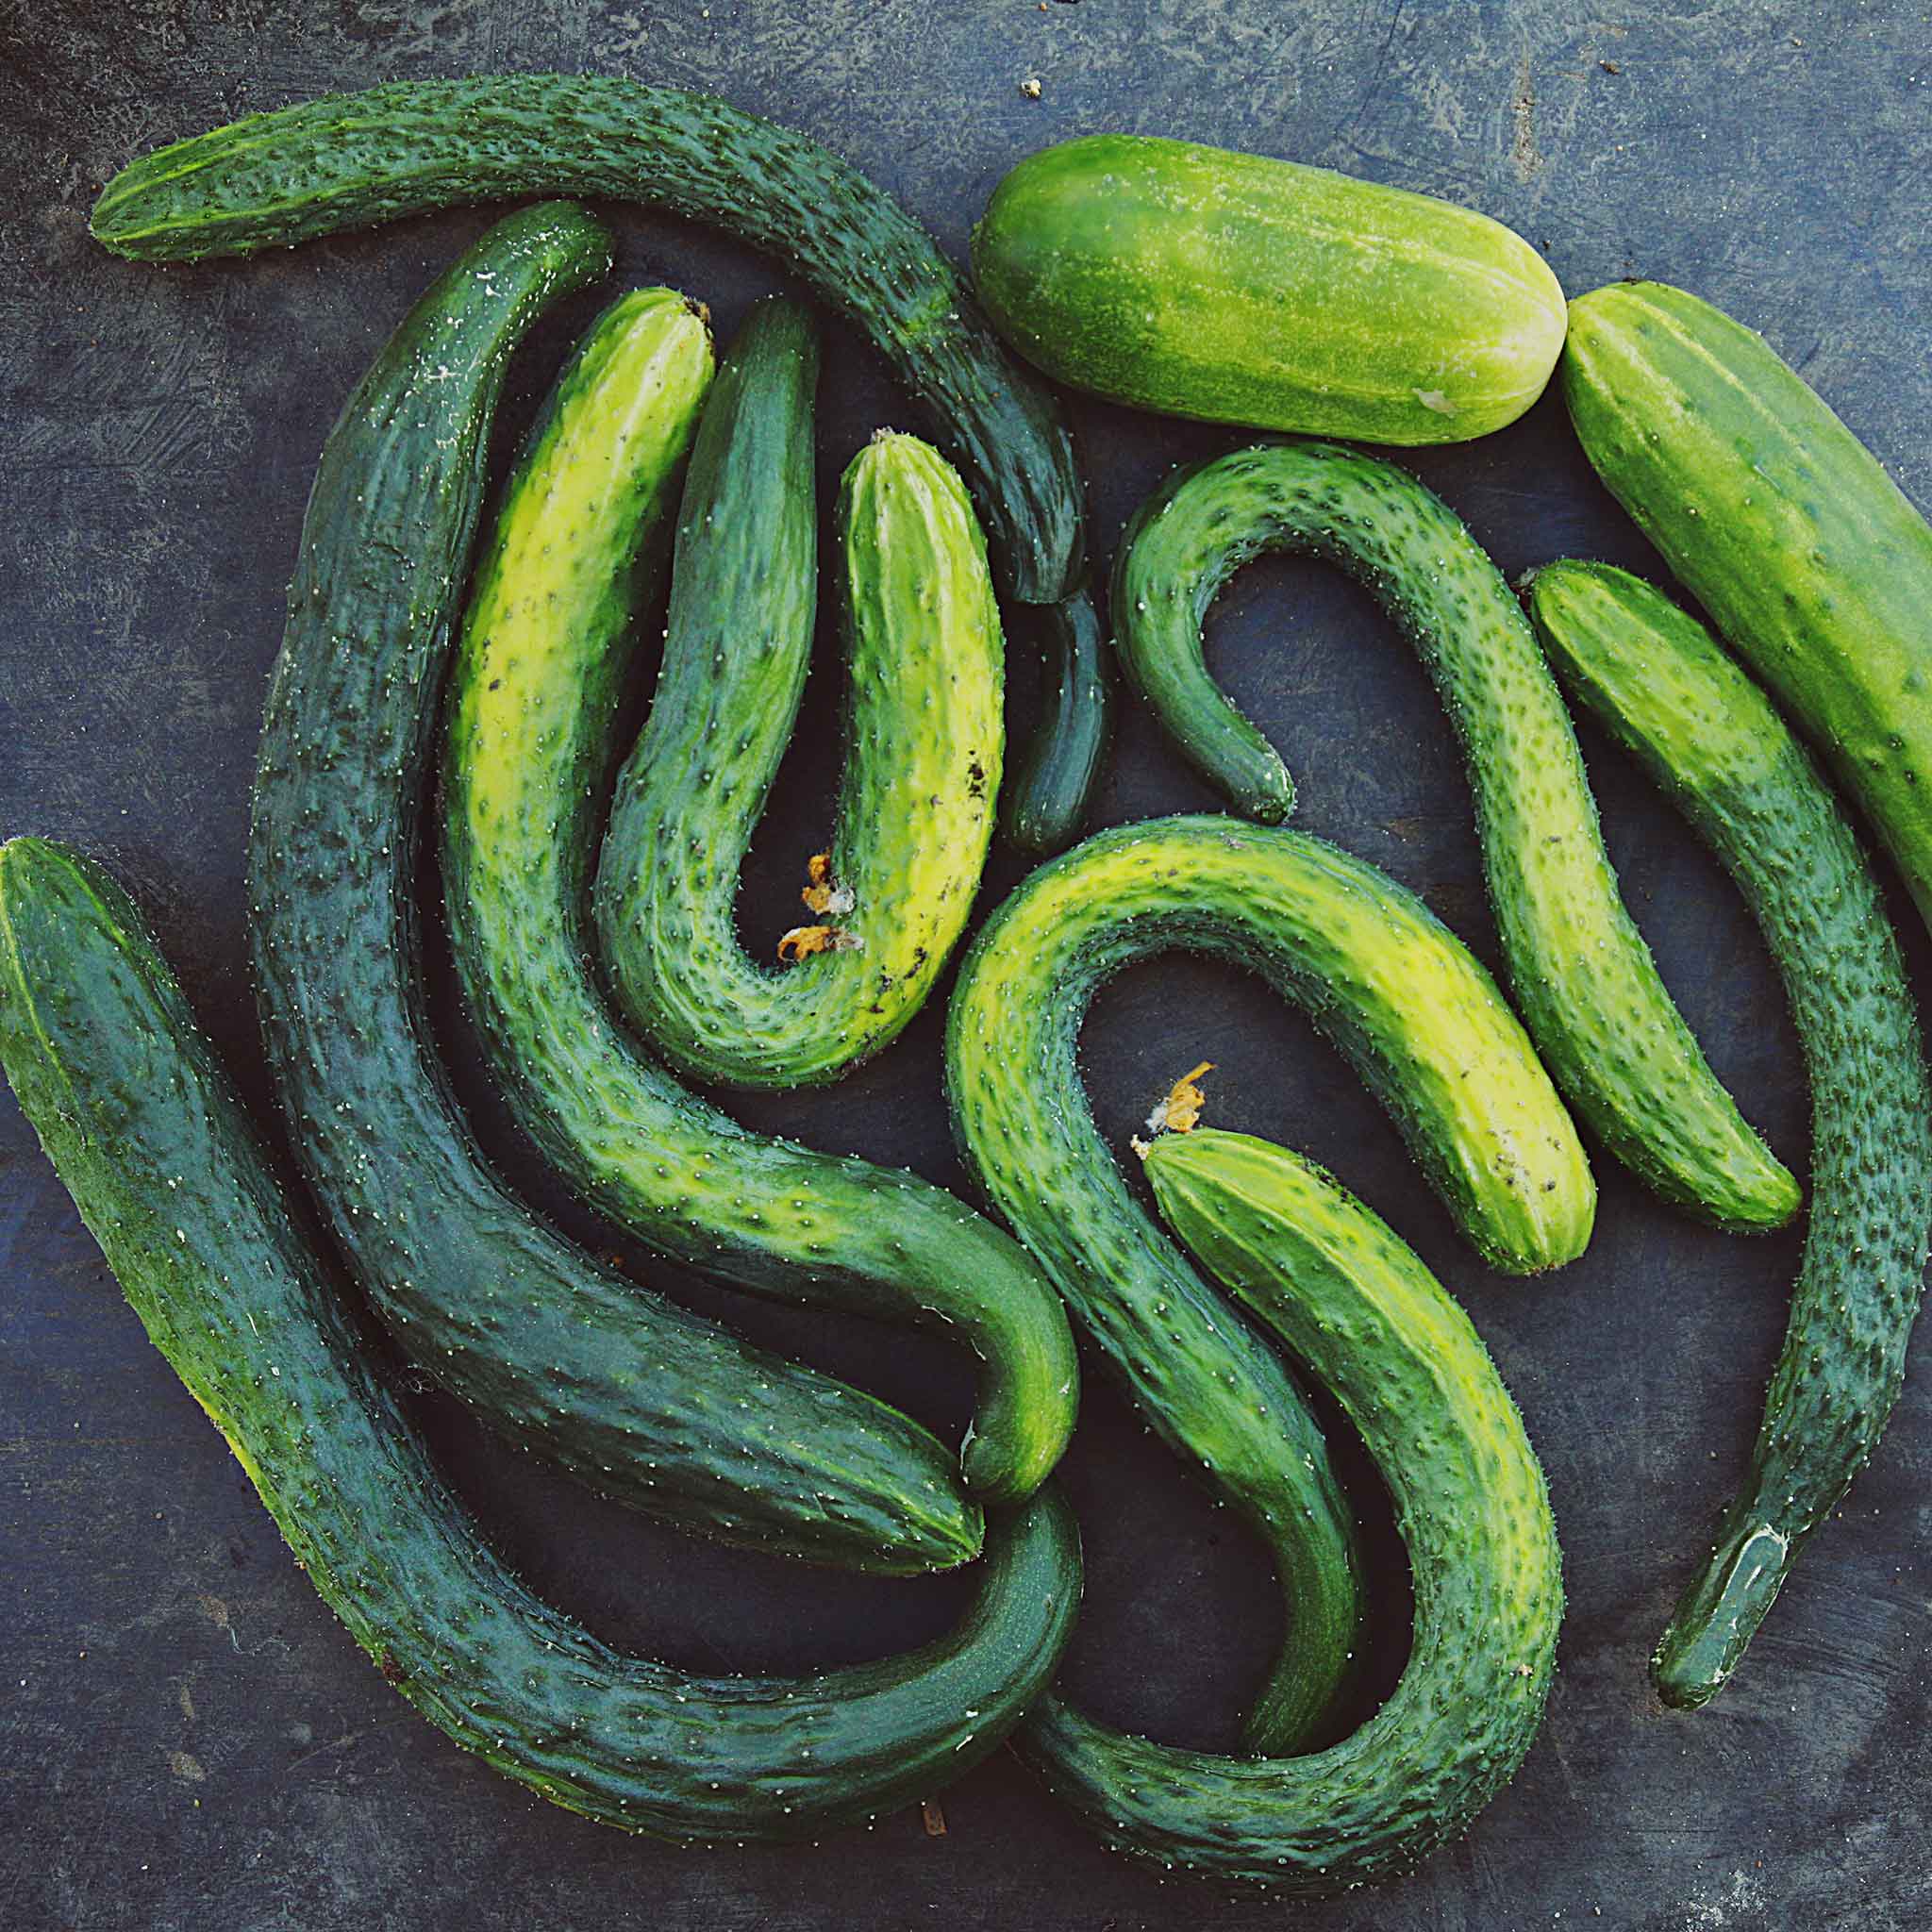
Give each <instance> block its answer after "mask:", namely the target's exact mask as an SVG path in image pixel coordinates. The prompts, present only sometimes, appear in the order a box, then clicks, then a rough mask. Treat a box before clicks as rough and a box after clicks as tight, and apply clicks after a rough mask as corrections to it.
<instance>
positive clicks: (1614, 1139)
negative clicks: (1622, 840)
mask: <svg viewBox="0 0 1932 1932" xmlns="http://www.w3.org/2000/svg"><path fill="white" fill-rule="evenodd" d="M1279 550H1287V551H1292V552H1295V553H1297V554H1304V555H1308V556H1313V557H1319V558H1323V559H1324V560H1325V561H1327V562H1330V563H1333V564H1336V565H1338V566H1339V567H1340V568H1341V569H1342V570H1344V571H1346V572H1347V573H1348V575H1351V576H1353V577H1355V578H1357V580H1358V581H1360V582H1361V583H1362V584H1364V585H1365V586H1366V587H1367V588H1368V589H1369V590H1370V591H1372V592H1373V593H1374V596H1375V598H1376V600H1377V601H1378V602H1379V603H1380V604H1381V606H1382V608H1384V609H1385V610H1386V611H1387V612H1388V613H1389V616H1390V618H1391V620H1392V621H1393V623H1394V625H1396V627H1397V629H1398V630H1399V631H1400V632H1401V633H1402V635H1403V637H1404V638H1406V639H1407V641H1408V642H1409V644H1410V645H1411V646H1412V647H1413V648H1414V650H1415V651H1416V653H1417V655H1418V656H1419V657H1420V658H1422V660H1423V664H1424V668H1425V669H1426V670H1427V672H1428V674H1429V676H1430V678H1431V680H1432V681H1433V682H1434V684H1435V686H1436V690H1437V691H1438V692H1439V693H1440V695H1441V699H1442V705H1443V709H1444V710H1445V711H1446V712H1447V714H1448V716H1449V719H1450V722H1451V724H1453V726H1454V727H1455V730H1456V733H1457V737H1458V738H1459V739H1460V741H1461V743H1462V752H1463V759H1464V763H1465V766H1466V768H1467V770H1468V773H1469V780H1470V789H1471V791H1472V792H1473V794H1474V803H1475V824H1476V832H1477V835H1478V837H1479V838H1480V839H1481V841H1482V851H1483V873H1484V876H1485V878H1486V879H1487V881H1488V884H1489V889H1490V901H1491V906H1492V907H1493V908H1494V910H1495V915H1496V925H1497V929H1498V931H1499V933H1500V935H1501V937H1502V941H1503V956H1504V958H1505V960H1506V961H1507V966H1508V974H1509V982H1510V987H1511V990H1512V991H1513V992H1514V993H1515V996H1516V1002H1517V1005H1518V1007H1519V1008H1521V1010H1522V1013H1523V1016H1524V1021H1525V1022H1526V1023H1527V1024H1528V1027H1529V1031H1530V1035H1531V1037H1532V1038H1533V1039H1534V1040H1535V1041H1536V1043H1537V1046H1538V1049H1539V1050H1540V1051H1541V1054H1542V1056H1543V1058H1544V1060H1545V1061H1546V1062H1547V1064H1548V1065H1549V1067H1550V1070H1551V1072H1552V1073H1553V1074H1555V1075H1556V1079H1557V1085H1558V1086H1559V1087H1560V1088H1561V1089H1562V1090H1563V1092H1564V1095H1565V1097H1566V1098H1567V1099H1568V1100H1569V1101H1570V1103H1571V1105H1572V1106H1574V1108H1576V1110H1577V1111H1578V1113H1580V1114H1581V1115H1582V1116H1583V1118H1584V1120H1585V1122H1586V1124H1588V1125H1589V1126H1591V1128H1592V1129H1593V1130H1594V1131H1595V1132H1596V1133H1597V1134H1598V1135H1599V1136H1600V1137H1601V1139H1602V1140H1603V1141H1604V1144H1605V1145H1606V1146H1607V1148H1608V1149H1609V1150H1610V1152H1611V1153H1612V1154H1613V1155H1615V1156H1616V1158H1618V1159H1619V1160H1621V1161H1622V1162H1623V1163H1624V1165H1625V1166H1626V1167H1628V1168H1629V1169H1631V1171H1632V1172H1633V1173H1635V1174H1637V1175H1638V1176H1639V1177H1640V1178H1641V1179H1642V1180H1643V1181H1644V1182H1646V1183H1647V1184H1648V1185H1649V1186H1650V1187H1652V1188H1653V1189H1655V1190H1656V1191H1657V1193H1659V1194H1661V1195H1662V1196H1663V1197H1664V1198H1665V1199H1666V1200H1668V1201H1672V1202H1674V1203H1675V1204H1676V1205H1677V1206H1679V1207H1681V1208H1687V1209H1689V1210H1690V1211H1691V1212H1692V1213H1694V1214H1697V1215H1699V1216H1701V1217H1703V1218H1705V1219H1707V1220H1710V1221H1714V1222H1716V1223H1717V1224H1719V1225H1720V1226H1724V1227H1730V1228H1737V1229H1740V1230H1748V1229H1752V1228H1767V1227H1776V1226H1778V1225H1780V1224H1783V1223H1784V1222H1787V1221H1789V1220H1790V1217H1791V1216H1792V1214H1793V1213H1795V1212H1796V1210H1797V1207H1798V1200H1799V1191H1798V1184H1797V1182H1796V1181H1795V1180H1793V1179H1792V1178H1791V1175H1790V1173H1789V1172H1788V1171H1787V1170H1786V1168H1785V1167H1784V1166H1783V1164H1782V1163H1781V1162H1780V1161H1778V1160H1777V1158H1775V1157H1774V1155H1773V1154H1772V1153H1771V1151H1770V1149H1769V1148H1767V1147H1766V1146H1765V1144H1764V1142H1763V1141H1761V1140H1760V1139H1759V1138H1758V1136H1757V1134H1756V1133H1755V1132H1754V1131H1753V1130H1752V1128H1751V1127H1750V1126H1749V1125H1748V1124H1746V1123H1745V1121H1744V1120H1743V1118H1742V1116H1741V1115H1740V1113H1739V1111H1738V1109H1737V1107H1736V1105H1735V1104H1734V1103H1733V1101H1732V1100H1731V1097H1730V1095H1729V1094H1728V1093H1726V1092H1725V1091H1724V1088H1723V1087H1722V1085H1720V1084H1719V1082H1718V1079H1717V1077H1716V1075H1715V1074H1712V1072H1711V1071H1710V1068H1709V1066H1708V1065H1707V1063H1706V1061H1705V1058H1704V1055H1703V1053H1702V1052H1701V1051H1700V1049H1699V1047H1698V1045H1697V1041H1696V1040H1695V1039H1694V1038H1693V1036H1692V1035H1691V1029H1690V1028H1689V1027H1688V1026H1687V1025H1686V1024H1684V1021H1683V1018H1682V1016H1681V1015H1680V1014H1679V1013H1678V1011H1677V1009H1676V1007H1675V1006H1674V1004H1673V1002H1672V1000H1671V996H1670V994H1669V993H1668V992H1667V991H1665V989H1664V985H1663V982H1662V980H1661V979H1660V978H1659V977H1658V974H1657V966H1656V963H1655V961H1654V960H1653V959H1652V958H1651V956H1650V948H1649V947H1648V946H1646V945H1645V944H1644V942H1643V936H1642V935H1641V933H1640V932H1639V931H1638V929H1637V927H1636V925H1635V924H1633V923H1632V921H1631V919H1630V915H1629V914H1628V912H1627V911H1626V910H1625V909H1624V902H1623V899H1622V897H1621V896H1620V894H1619V892H1618V890H1617V879H1616V874H1614V873H1613V872H1612V871H1611V869H1610V861H1609V857H1608V855H1607V853H1606V852H1605V850H1604V843H1603V838H1602V835H1601V833H1600V832H1599V830H1598V826H1597V815H1596V801H1595V799H1594V798H1593V797H1592V796H1591V791H1590V781H1589V779H1588V778H1587V777H1586V776H1585V774H1584V770H1583V758H1582V755H1581V753H1579V752H1578V750H1577V748H1576V735H1575V733H1574V731H1573V730H1572V728H1571V725H1570V718H1569V714H1568V712H1566V711H1565V709H1564V708H1563V700H1562V697H1561V694H1560V693H1559V692H1558V691H1557V687H1556V683H1555V681H1554V680H1553V679H1552V677H1551V676H1550V673H1549V669H1548V667H1547V666H1546V665H1545V664H1544V663H1543V661H1542V658H1541V654H1540V653H1539V652H1538V650H1537V646H1536V639H1535V638H1534V637H1533V636H1532V635H1531V633H1530V628H1529V625H1528V623H1527V622H1526V621H1525V619H1524V615H1523V611H1522V609H1521V608H1519V606H1518V604H1517V601H1516V599H1515V597H1514V596H1513V595H1511V593H1510V591H1509V587H1508V585H1507V584H1506V583H1505V582H1504V580H1503V577H1502V575H1501V574H1500V573H1499V572H1498V571H1497V569H1496V567H1495V565H1494V564H1493V563H1491V561H1490V559H1489V558H1488V557H1487V556H1486V555H1485V554H1484V552H1483V550H1482V548H1481V546H1480V545H1479V544H1478V543H1477V542H1476V541H1475V539H1474V537H1472V536H1471V535H1470V533H1469V531H1468V529H1467V528H1466V527H1465V526H1464V525H1463V523H1462V521H1461V519H1460V518H1458V517H1457V515H1456V513H1455V512H1454V511H1453V510H1452V509H1451V508H1449V507H1448V505H1447V504H1445V503H1443V502H1442V500H1441V498H1440V497H1438V496H1437V495H1435V494H1434V492H1433V491H1429V490H1426V489H1424V486H1423V485H1422V484H1421V483H1419V482H1417V481H1416V479H1415V478H1414V477H1413V476H1411V475H1409V474H1408V473H1407V471H1406V470H1402V469H1399V468H1397V467H1396V465H1394V464H1393V463H1389V462H1385V461H1383V460H1381V459H1380V458H1375V457H1371V456H1366V455H1364V454H1362V453H1361V452H1360V451H1357V450H1351V449H1343V448H1341V447H1340V446H1338V445H1336V444H1334V443H1323V442H1304V441H1284V442H1279V443H1265V444H1259V445H1257V446H1255V447H1252V448H1248V449H1240V450H1233V451H1230V452H1229V453H1228V454H1227V455H1226V456H1223V457H1217V458H1212V459H1211V460H1209V461H1208V462H1204V463H1200V464H1197V465H1196V466H1195V467H1194V468H1192V469H1191V470H1186V471H1182V472H1180V473H1179V474H1177V475H1174V477H1172V478H1170V479H1169V481H1168V482H1167V483H1165V484H1164V485H1163V486H1162V487H1161V488H1160V489H1159V490H1158V491H1156V492H1155V493H1154V495H1153V496H1152V497H1150V498H1149V499H1148V501H1147V502H1146V503H1145V504H1143V505H1142V506H1141V509H1140V510H1139V512H1138V513H1137V514H1136V516H1135V518H1134V520H1133V523H1132V524H1131V525H1130V526H1129V528H1128V530H1127V533H1126V535H1125V536H1124V538H1123V540H1122V542H1121V548H1120V551H1119V553H1118V556H1117V558H1116V561H1115V568H1114V586H1113V598H1112V610H1113V620H1114V636H1115V641H1116V643H1117V644H1118V646H1119V649H1120V653H1121V658H1122V662H1123V664H1124V667H1125V669H1126V673H1127V676H1128V678H1129V680H1130V681H1131V682H1132V683H1133V685H1134V686H1135V688H1136V689H1137V690H1139V691H1141V694H1142V695H1143V696H1144V697H1146V699H1147V700H1148V702H1149V703H1150V704H1151V705H1152V706H1153V708H1154V710H1155V714H1156V715H1157V716H1158V718H1159V719H1160V721H1161V723H1162V724H1164V725H1166V727H1167V729H1168V731H1169V732H1170V733H1171V734H1172V735H1173V737H1174V740H1175V741H1176V742H1177V743H1178V744H1179V745H1180V747H1181V749H1182V750H1183V751H1184V752H1185V753H1186V754H1187V755H1188V757H1189V758H1191V760H1192V761H1193V763H1194V764H1195V765H1196V766H1197V767H1199V769H1200V770H1201V771H1202V773H1203V774H1205V775H1206V776H1207V777H1208V779H1209V781H1210V782H1211V783H1213V784H1214V785H1215V786H1216V787H1217V788H1218V789H1219V790H1220V791H1223V792H1224V793H1225V794H1226V796H1227V797H1228V798H1229V800H1230V801H1231V802H1232V803H1233V805H1234V806H1235V808H1236V809H1237V810H1239V811H1241V812H1244V813H1247V814H1248V815H1250V816H1252V817H1255V818H1258V819H1261V820H1264V821H1267V822H1273V821H1275V820H1278V819H1280V818H1283V817H1285V816H1286V815H1287V813H1288V811H1289V810H1290V808H1291V806H1292V803H1293V798H1294V788H1293V786H1292V784H1291V782H1290V779H1289V775H1288V769H1287V767H1286V766H1285V765H1284V764H1283V763H1282V761H1281V758H1279V756H1278V755H1277V754H1276V753H1275V751H1274V747H1273V746H1272V745H1271V744H1270V743H1269V742H1268V741H1267V740H1266V739H1265V738H1264V737H1263V736H1262V735H1261V733H1260V732H1259V731H1257V729H1256V728H1255V726H1254V725H1253V724H1251V723H1250V722H1249V721H1248V719H1246V718H1245V717H1243V716H1242V715H1241V712H1240V711H1239V710H1238V709H1236V708H1235V707H1234V705H1233V704H1232V703H1230V702H1229V700H1228V699H1227V697H1226V696H1225V695H1224V693H1223V692H1222V691H1221V689H1220V687H1219V686H1218V685H1217V684H1216V683H1215V682H1214V680H1213V678H1212V677H1211V676H1210V675H1209V674H1208V667H1207V664H1206V661H1205V659H1204V657H1203V638H1202V625H1203V623H1204V621H1205V619H1206V617H1207V615H1208V608H1209V607H1210V606H1211V605H1212V604H1213V602H1214V599H1215V596H1216V595H1217V594H1218V592H1219V591H1220V590H1221V588H1222V586H1223V585H1224V584H1225V583H1226V582H1227V580H1228V578H1229V577H1230V576H1231V575H1233V574H1234V572H1235V571H1237V570H1238V569H1240V568H1241V565H1242V564H1244V563H1246V562H1247V561H1249V560H1250V559H1251V558H1255V557H1257V556H1259V555H1261V554H1262V553H1263V552H1267V551H1279Z"/></svg>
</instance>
